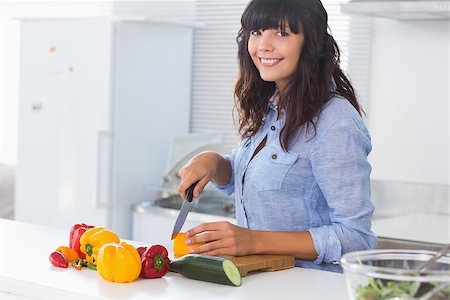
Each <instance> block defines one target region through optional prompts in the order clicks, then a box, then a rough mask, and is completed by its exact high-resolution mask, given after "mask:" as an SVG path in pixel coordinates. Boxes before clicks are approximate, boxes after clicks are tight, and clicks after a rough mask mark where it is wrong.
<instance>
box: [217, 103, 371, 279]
mask: <svg viewBox="0 0 450 300" xmlns="http://www.w3.org/2000/svg"><path fill="white" fill-rule="evenodd" d="M287 113H289V112H287ZM285 115H286V112H284V113H283V117H282V118H281V119H279V120H277V116H278V112H277V110H276V108H275V107H274V106H273V105H272V102H270V104H269V108H268V110H267V114H266V116H265V118H264V121H263V125H262V127H261V128H260V130H259V132H258V133H257V134H256V135H254V136H252V137H251V138H246V139H244V140H243V141H242V142H241V143H240V144H239V146H238V148H237V149H235V150H233V151H232V153H231V155H228V156H226V158H227V159H228V160H229V162H230V164H231V167H232V178H231V180H230V182H229V183H228V184H227V185H226V186H218V185H215V184H214V185H215V186H216V187H218V188H219V189H221V190H223V191H224V192H225V193H226V194H228V195H231V194H232V193H233V192H234V194H235V200H236V201H235V202H236V218H237V224H238V225H239V226H242V227H246V228H249V229H253V230H270V231H309V232H310V234H311V236H312V239H313V242H314V246H315V249H316V251H317V253H318V256H317V258H316V259H315V260H314V261H307V260H299V259H298V260H296V266H301V267H306V268H314V269H322V270H329V271H336V272H341V268H340V266H339V265H338V264H337V263H338V262H339V259H340V258H341V256H342V254H344V253H346V252H350V251H355V250H363V249H369V248H373V247H374V246H375V244H376V242H377V239H376V236H375V235H374V234H373V232H372V231H371V229H370V228H371V216H372V213H373V210H374V207H373V205H372V203H371V201H370V172H371V166H370V165H369V162H368V161H367V156H368V154H369V152H370V151H371V148H372V147H371V143H370V135H369V132H368V130H367V128H366V127H365V125H364V123H363V120H362V119H361V117H360V115H359V114H358V113H357V111H356V110H355V109H354V107H353V106H352V105H351V103H350V102H349V101H348V100H346V99H344V98H340V97H334V98H333V99H331V100H330V101H329V102H327V104H326V105H325V107H324V108H323V110H322V112H321V114H320V115H319V117H318V119H316V121H317V122H316V134H315V136H314V137H313V131H312V126H309V127H310V128H309V129H308V130H307V129H306V126H303V128H302V129H301V130H300V132H299V134H298V138H297V139H296V141H295V142H294V143H293V145H291V147H290V148H289V149H288V152H284V151H283V149H282V148H281V144H280V130H281V129H282V128H283V125H284V123H285ZM265 136H267V141H266V144H265V146H264V147H263V148H262V149H261V150H260V151H259V152H258V154H257V155H256V156H255V157H254V158H253V159H252V160H250V159H251V157H252V154H253V153H254V152H255V150H256V148H257V146H258V145H259V144H260V143H261V141H262V140H263V139H264V137H265Z"/></svg>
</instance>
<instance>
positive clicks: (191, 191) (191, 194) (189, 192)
mask: <svg viewBox="0 0 450 300" xmlns="http://www.w3.org/2000/svg"><path fill="white" fill-rule="evenodd" d="M197 183H198V181H196V182H194V183H193V184H192V185H191V186H190V187H188V189H187V190H186V201H188V202H192V199H194V188H195V186H196V185H197Z"/></svg>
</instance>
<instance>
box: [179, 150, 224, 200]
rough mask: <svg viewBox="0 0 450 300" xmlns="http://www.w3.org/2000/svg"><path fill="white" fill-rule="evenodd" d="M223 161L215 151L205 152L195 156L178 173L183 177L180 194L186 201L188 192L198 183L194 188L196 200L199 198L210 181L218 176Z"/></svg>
mask: <svg viewBox="0 0 450 300" xmlns="http://www.w3.org/2000/svg"><path fill="white" fill-rule="evenodd" d="M221 160H223V158H222V156H220V154H218V153H216V152H214V151H205V152H201V153H199V154H197V155H196V156H194V157H193V158H192V159H191V160H190V161H188V162H187V163H186V164H185V165H184V166H183V167H182V168H181V169H180V171H179V172H178V174H179V175H180V176H181V182H180V185H179V186H178V192H179V193H180V195H181V197H182V198H183V199H184V198H185V197H186V190H187V189H188V188H189V187H190V186H191V185H192V184H193V183H194V182H196V181H198V183H197V185H196V186H195V188H194V198H198V196H199V195H200V192H201V191H203V189H204V188H205V186H206V185H207V184H208V182H209V181H210V180H213V179H214V177H215V176H216V173H217V169H218V166H219V163H220V161H221Z"/></svg>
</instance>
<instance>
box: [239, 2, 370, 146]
mask: <svg viewBox="0 0 450 300" xmlns="http://www.w3.org/2000/svg"><path fill="white" fill-rule="evenodd" d="M286 22H287V23H286ZM241 25H242V27H241V29H240V30H239V33H238V36H237V38H236V41H237V42H238V60H239V75H238V79H237V81H236V84H235V88H234V97H235V106H236V109H237V112H238V114H239V133H240V134H241V136H242V137H249V136H252V135H254V134H256V132H257V131H258V130H259V128H260V127H261V124H262V119H263V117H264V115H265V114H266V112H267V107H268V101H269V99H270V97H271V96H272V95H273V94H274V93H275V91H276V85H275V82H267V81H264V80H263V79H262V78H261V77H260V75H259V72H258V69H257V68H256V66H255V65H254V64H253V61H252V58H251V57H250V54H249V53H248V50H247V44H248V40H249V37H250V32H251V31H252V30H265V29H278V28H280V27H281V30H284V27H285V25H289V27H290V29H291V31H292V32H293V33H295V34H298V33H303V34H304V37H305V39H304V43H303V48H302V52H301V55H300V59H299V62H298V65H297V69H296V72H295V74H294V75H293V76H292V79H291V80H290V82H289V84H288V85H287V87H286V88H285V89H284V90H283V91H280V100H279V103H278V108H279V109H285V110H286V112H287V113H286V123H285V125H284V128H283V129H282V131H281V133H280V141H281V146H282V148H283V149H284V150H285V151H286V150H287V149H288V148H289V145H290V143H291V142H292V141H293V140H294V138H295V137H296V135H297V134H298V132H299V130H300V128H301V126H303V125H305V124H306V126H309V125H312V126H313V128H314V134H315V124H314V118H315V117H316V116H318V114H320V112H321V109H322V108H323V106H324V104H325V103H326V102H327V101H329V100H330V99H331V98H332V97H333V96H335V95H340V96H342V97H344V98H346V99H347V100H348V101H350V103H351V104H352V105H353V106H354V107H355V109H356V110H357V111H358V113H359V114H361V113H362V109H361V107H360V105H359V103H358V101H357V99H356V95H355V92H354V90H353V87H352V85H351V83H350V81H349V79H348V78H347V77H346V76H345V74H344V73H343V71H342V70H341V68H340V66H339V63H340V52H339V48H338V45H337V43H336V41H335V40H334V38H333V37H332V36H331V35H330V34H329V33H328V29H329V28H328V15H327V12H326V11H325V9H324V7H323V5H322V3H321V2H320V0H253V1H251V2H250V3H249V4H248V5H247V7H246V9H245V10H244V12H243V14H242V18H241ZM333 79H334V84H335V88H333Z"/></svg>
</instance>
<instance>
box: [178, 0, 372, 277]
mask: <svg viewBox="0 0 450 300" xmlns="http://www.w3.org/2000/svg"><path fill="white" fill-rule="evenodd" d="M241 24H242V28H241V30H240V31H239V34H238V38H237V41H238V47H239V50H238V59H239V77H238V79H237V82H236V85H235V100H236V108H237V111H238V113H239V131H240V134H241V136H242V138H243V139H242V142H241V143H240V144H239V146H238V148H237V149H236V150H235V151H233V152H232V153H231V155H229V156H226V157H223V156H221V155H219V154H218V153H215V152H203V153H200V154H199V155H197V156H195V157H194V158H192V159H191V160H190V161H189V162H188V163H187V164H186V165H185V166H184V167H183V168H182V169H181V170H180V176H181V177H182V180H181V183H180V185H179V187H178V191H179V192H180V194H181V196H182V197H183V198H184V197H185V190H186V189H187V188H188V187H189V186H190V185H191V184H192V183H194V182H196V181H198V184H197V185H196V187H195V190H194V197H198V195H199V193H200V192H201V191H202V190H203V188H204V187H205V185H206V184H207V183H208V182H212V183H213V184H214V185H215V186H216V187H218V188H219V189H221V190H223V191H224V192H225V193H227V194H231V193H233V192H234V194H235V199H236V202H235V203H236V218H237V224H238V226H236V225H233V224H230V223H228V222H216V223H206V224H202V225H199V226H197V227H194V228H192V229H190V230H189V231H188V232H187V233H186V234H187V236H188V240H187V242H186V243H187V244H188V245H189V244H195V243H199V242H206V243H205V244H203V245H201V246H198V247H196V248H193V249H192V250H191V253H203V254H207V255H235V256H239V255H247V254H288V255H294V256H295V257H296V265H297V266H302V267H307V268H318V269H323V270H331V271H340V268H339V266H337V265H336V264H337V262H339V259H340V257H341V256H342V254H344V253H346V252H349V251H355V250H362V249H368V248H372V247H374V246H375V244H376V237H375V235H374V234H373V233H372V232H371V230H370V227H371V216H372V213H373V205H372V204H371V202H370V171H371V167H370V165H369V163H368V161H367V155H368V154H369V152H370V151H371V143H370V136H369V133H368V131H367V129H366V127H365V125H364V123H363V120H362V118H361V116H360V115H361V111H362V110H361V107H360V105H359V104H358V102H357V100H356V96H355V92H354V90H353V87H352V86H351V84H350V81H349V80H348V78H347V77H346V76H345V75H344V73H343V72H342V70H341V69H340V66H339V49H338V46H337V44H336V42H335V40H334V39H333V37H332V36H331V35H330V34H329V33H328V32H327V29H328V25H327V13H326V11H325V9H324V8H323V6H322V4H321V2H320V1H319V0H283V1H280V0H253V1H251V2H250V3H249V4H248V6H247V7H246V9H245V11H244V12H243V15H242V18H241Z"/></svg>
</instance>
